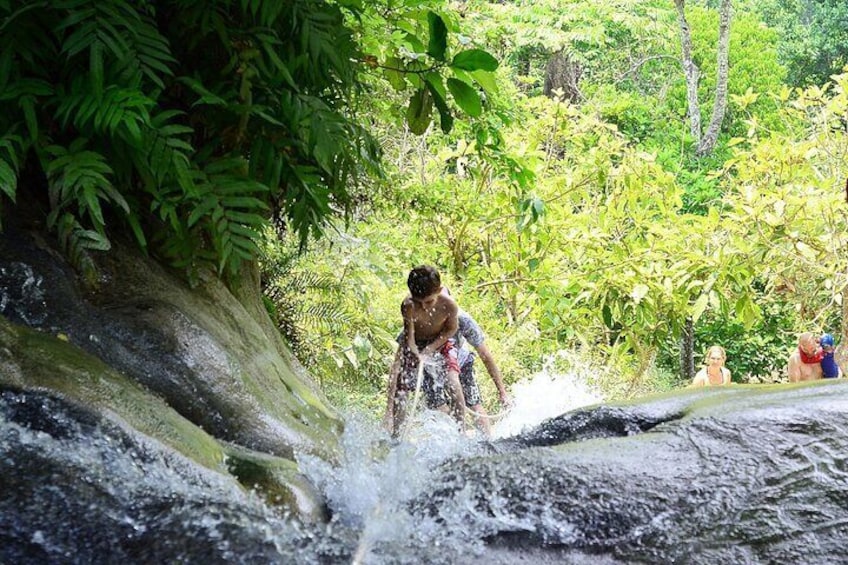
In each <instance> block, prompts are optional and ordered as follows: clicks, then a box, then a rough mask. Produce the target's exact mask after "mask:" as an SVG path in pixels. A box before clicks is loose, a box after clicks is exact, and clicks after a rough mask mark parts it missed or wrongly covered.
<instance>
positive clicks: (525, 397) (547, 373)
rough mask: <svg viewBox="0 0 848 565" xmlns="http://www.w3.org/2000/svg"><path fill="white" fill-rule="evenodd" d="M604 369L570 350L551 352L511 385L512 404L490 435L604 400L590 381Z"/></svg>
mask: <svg viewBox="0 0 848 565" xmlns="http://www.w3.org/2000/svg"><path fill="white" fill-rule="evenodd" d="M555 366H565V367H566V370H557V369H554V367H555ZM603 370H604V369H603V368H598V367H594V366H592V365H590V364H589V363H587V362H586V361H585V360H584V359H582V358H581V356H580V355H579V354H578V353H575V352H572V351H561V352H559V353H557V354H556V355H553V356H551V357H550V358H548V360H547V361H546V363H545V365H544V367H543V368H542V370H541V371H539V372H538V373H536V374H535V375H532V376H531V377H530V378H528V379H523V380H521V381H519V382H517V383H515V384H514V385H513V386H512V396H513V402H514V404H513V407H512V408H511V409H510V410H509V412H508V413H507V414H506V415H505V416H504V418H503V419H502V420H500V421H499V422H497V423H496V424H495V425H494V427H493V429H492V437H494V438H503V437H509V436H513V435H516V434H518V433H521V432H522V431H524V430H526V429H528V428H532V427H533V426H536V425H538V424H540V423H542V422H543V421H545V420H547V419H548V418H553V417H554V416H559V415H560V414H564V413H565V412H568V411H570V410H574V409H576V408H580V407H583V406H589V405H591V404H597V403H599V402H603V400H604V399H603V397H602V396H601V394H600V393H599V392H598V391H597V390H596V389H595V388H594V387H593V386H592V385H591V384H590V383H591V381H592V379H593V377H597V375H598V373H599V371H603Z"/></svg>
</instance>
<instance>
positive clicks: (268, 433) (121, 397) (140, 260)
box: [0, 228, 341, 516]
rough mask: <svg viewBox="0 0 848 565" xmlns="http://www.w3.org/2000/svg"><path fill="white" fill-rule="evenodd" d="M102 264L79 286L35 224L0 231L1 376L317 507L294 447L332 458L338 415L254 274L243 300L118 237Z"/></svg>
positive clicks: (284, 498)
mask: <svg viewBox="0 0 848 565" xmlns="http://www.w3.org/2000/svg"><path fill="white" fill-rule="evenodd" d="M97 273H98V275H99V280H98V281H97V284H96V285H94V286H92V285H90V284H83V282H81V281H80V280H79V278H78V277H77V275H76V273H75V272H74V271H73V269H71V268H70V267H69V266H68V265H67V264H66V262H65V261H64V260H63V258H62V257H61V255H60V254H59V253H58V252H57V251H56V250H55V249H54V248H53V247H52V245H51V244H49V243H48V241H47V240H46V239H44V238H42V237H41V236H40V235H39V234H38V233H30V232H25V231H21V230H16V229H8V228H7V230H6V231H5V232H4V233H2V234H0V386H5V387H14V388H15V389H17V390H21V391H27V390H39V391H42V390H46V391H52V392H55V393H56V394H58V395H59V396H60V397H61V398H65V399H68V400H70V401H72V402H76V403H80V404H81V405H82V406H86V407H89V408H91V409H93V410H95V411H96V412H97V413H99V414H102V415H107V416H108V417H109V418H112V419H117V420H120V421H122V422H124V423H125V424H127V425H128V426H129V427H130V428H132V429H134V430H135V431H137V432H139V433H141V434H145V435H148V436H150V437H152V438H155V439H156V440H158V441H161V442H163V443H164V444H166V445H168V446H170V447H172V448H173V449H175V450H177V451H178V452H180V453H181V454H183V455H185V456H186V457H189V458H190V459H192V460H194V461H196V462H197V463H200V464H201V465H203V466H205V467H207V468H210V469H213V470H215V471H216V472H224V473H228V472H230V471H232V470H233V469H245V468H251V469H254V471H253V472H252V473H247V474H245V476H250V477H252V478H253V479H255V477H257V476H261V477H262V478H263V480H262V481H256V480H253V479H251V482H250V484H249V485H248V486H251V487H252V486H254V485H255V484H262V485H264V487H266V488H269V489H270V491H273V493H274V494H273V496H272V497H270V498H275V499H276V500H277V501H280V502H283V503H284V504H290V505H292V506H293V507H294V508H295V509H296V510H299V511H301V512H303V513H305V514H307V515H313V516H320V515H321V514H322V503H321V501H320V499H319V498H318V496H317V495H316V494H315V492H314V491H313V490H311V487H310V486H309V485H308V483H306V482H305V479H303V478H302V477H301V476H300V475H299V473H298V472H297V468H296V464H295V463H294V457H295V455H296V454H300V453H306V454H310V455H317V456H319V457H322V458H326V459H332V458H333V457H334V456H335V453H336V450H337V449H338V434H339V432H340V430H341V421H340V419H339V418H338V417H337V415H336V413H335V412H334V410H333V409H332V408H331V407H330V406H329V405H328V404H327V403H326V400H325V399H324V397H323V396H322V395H321V394H320V392H319V391H318V390H317V389H316V387H315V386H314V384H313V383H312V382H311V380H310V378H309V376H308V374H306V372H305V371H304V369H303V368H302V367H300V366H299V365H298V363H297V361H296V360H295V359H294V358H293V356H292V355H291V352H290V351H289V350H288V348H287V346H286V345H285V343H284V342H283V341H282V340H281V339H280V337H279V335H278V334H277V333H276V331H275V330H274V328H273V326H272V325H271V323H270V320H267V315H265V313H264V311H263V310H262V305H261V302H260V301H259V298H260V297H259V294H258V290H257V289H258V287H256V289H254V288H253V287H254V286H255V285H256V284H257V280H256V277H255V274H251V273H248V274H247V275H246V276H245V277H244V281H242V282H241V283H240V285H239V286H238V288H237V289H236V294H238V298H237V297H236V296H235V295H234V293H233V292H231V291H230V290H229V289H228V288H227V287H226V286H225V285H224V284H223V283H222V282H221V281H220V280H218V279H217V278H215V277H208V278H207V279H206V280H204V281H201V284H200V285H199V286H197V287H196V288H190V287H189V286H188V285H187V284H186V283H185V282H184V281H183V280H182V279H181V278H180V277H179V276H177V275H175V274H174V273H171V272H169V271H168V270H167V269H165V268H163V267H162V266H161V265H159V264H157V263H156V262H155V261H153V260H151V259H150V258H147V257H143V256H141V255H140V254H138V253H136V252H135V251H132V250H130V249H129V248H121V247H118V248H115V249H113V250H112V251H110V252H109V253H107V254H104V255H102V256H99V257H98V258H97ZM225 460H227V464H225V463H224V461H225ZM246 462H247V463H246ZM248 463H249V465H248ZM262 466H264V470H262V471H261V472H260V471H259V470H257V469H259V467H262ZM235 476H238V473H236V475H235Z"/></svg>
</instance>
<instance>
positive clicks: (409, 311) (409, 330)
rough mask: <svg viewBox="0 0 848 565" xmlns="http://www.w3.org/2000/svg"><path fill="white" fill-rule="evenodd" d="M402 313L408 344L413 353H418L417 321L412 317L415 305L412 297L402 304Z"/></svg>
mask: <svg viewBox="0 0 848 565" xmlns="http://www.w3.org/2000/svg"><path fill="white" fill-rule="evenodd" d="M400 314H401V316H403V333H404V334H406V345H407V346H409V350H410V351H412V352H413V353H416V354H417V353H418V346H417V345H416V344H415V321H414V320H413V319H412V316H413V307H412V299H411V298H409V297H407V298H406V300H404V301H403V302H401V304H400Z"/></svg>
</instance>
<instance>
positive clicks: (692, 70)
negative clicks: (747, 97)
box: [674, 0, 701, 145]
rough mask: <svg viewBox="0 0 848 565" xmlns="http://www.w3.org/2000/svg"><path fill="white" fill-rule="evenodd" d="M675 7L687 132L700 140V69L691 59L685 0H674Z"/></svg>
mask: <svg viewBox="0 0 848 565" xmlns="http://www.w3.org/2000/svg"><path fill="white" fill-rule="evenodd" d="M674 6H675V7H676V8H677V23H678V25H679V27H680V46H681V48H682V59H681V61H680V63H681V65H682V66H683V74H684V75H685V76H686V100H687V102H688V106H689V132H690V133H691V134H692V137H693V138H695V141H696V142H697V143H698V145H700V142H701V107H700V104H699V103H698V79H699V77H700V71H699V70H698V65H696V64H695V61H693V60H692V35H691V33H690V31H689V22H687V21H686V14H685V7H686V0H674Z"/></svg>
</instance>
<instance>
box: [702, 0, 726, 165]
mask: <svg viewBox="0 0 848 565" xmlns="http://www.w3.org/2000/svg"><path fill="white" fill-rule="evenodd" d="M732 12H733V0H722V2H721V7H720V8H719V23H718V71H717V77H716V90H715V100H714V101H713V114H712V118H710V125H709V127H708V128H707V131H706V133H705V134H704V136H703V137H702V138H701V141H700V142H699V143H698V149H697V151H696V154H697V155H698V156H699V157H700V156H703V155H708V154H709V153H712V151H713V148H714V147H715V144H716V141H717V140H718V134H719V132H720V131H721V123H722V121H724V113H725V111H726V110H727V79H728V75H729V74H730V66H729V64H728V58H729V51H730V19H731V17H732Z"/></svg>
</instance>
